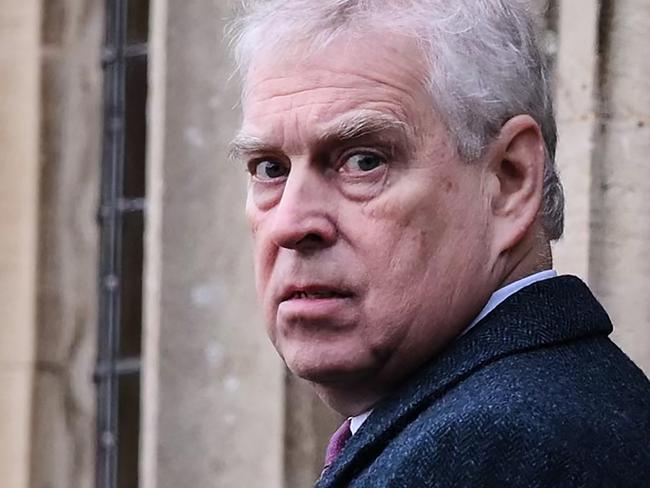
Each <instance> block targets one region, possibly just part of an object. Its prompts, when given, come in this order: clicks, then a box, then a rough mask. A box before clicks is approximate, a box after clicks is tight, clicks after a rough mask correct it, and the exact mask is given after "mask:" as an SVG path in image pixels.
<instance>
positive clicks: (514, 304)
mask: <svg viewBox="0 0 650 488" xmlns="http://www.w3.org/2000/svg"><path fill="white" fill-rule="evenodd" d="M611 331H612V325H611V322H610V320H609V317H608V316H607V314H606V312H605V311H604V310H603V308H602V307H601V306H600V304H599V303H598V302H597V301H596V299H595V298H594V296H593V295H592V294H591V292H590V291H589V289H588V288H587V286H586V285H585V284H584V283H583V282H582V281H581V280H580V279H578V278H576V277H573V276H562V277H558V278H553V279H549V280H544V281H540V282H537V283H534V284H532V285H530V286H528V287H526V288H524V289H522V290H520V291H519V292H517V293H516V294H514V295H512V296H511V297H509V298H508V299H506V300H505V301H504V302H503V303H501V304H500V305H499V306H498V307H497V308H496V309H494V310H493V311H492V312H491V313H490V314H488V315H487V316H486V317H485V318H484V319H483V320H482V321H481V322H479V323H478V324H477V325H476V326H475V327H474V328H473V329H471V330H470V331H469V332H468V333H467V334H466V335H464V336H462V337H460V338H459V339H458V340H456V341H454V342H453V343H452V344H451V345H450V346H449V347H448V348H447V349H446V350H445V351H443V352H442V353H441V354H439V355H438V356H437V357H436V358H435V359H433V360H432V361H431V362H430V363H428V364H427V365H425V366H424V367H423V368H422V369H421V370H420V371H419V372H418V373H416V374H415V375H414V376H413V377H412V378H411V379H410V380H409V381H408V382H407V383H406V384H405V385H404V386H403V387H401V388H400V389H399V390H398V391H396V392H395V394H393V395H391V396H390V397H388V398H386V399H385V400H383V401H382V402H380V403H379V404H378V405H377V406H376V407H375V409H374V410H373V413H372V414H371V416H370V417H369V418H368V420H366V422H365V423H364V425H363V427H362V428H361V429H360V430H359V431H358V432H357V434H356V435H354V436H353V437H352V438H351V439H350V441H349V442H348V444H347V445H346V447H345V449H344V450H343V452H342V453H341V455H340V456H339V458H338V459H337V460H336V462H335V463H334V464H333V465H332V466H330V467H329V468H328V469H327V470H326V471H325V472H324V473H323V476H322V477H321V479H320V480H319V481H318V483H317V485H316V486H317V488H329V487H335V486H346V484H347V483H348V482H349V481H350V480H351V479H353V478H354V475H355V473H356V472H357V471H358V470H361V469H363V468H364V467H365V466H366V465H367V464H368V461H371V460H372V459H374V458H375V457H376V456H377V455H379V453H381V451H382V450H383V449H384V448H385V447H386V446H387V445H388V443H390V441H391V440H392V439H393V438H395V437H396V436H397V434H398V433H399V432H400V431H401V430H403V429H404V428H405V427H406V426H407V425H408V424H409V423H410V422H411V421H413V419H414V418H415V417H417V415H418V414H419V413H420V412H421V411H422V410H424V409H425V408H426V407H427V406H428V405H430V404H431V403H432V402H433V401H434V400H435V399H437V398H439V397H440V396H442V395H443V394H444V392H445V391H446V390H447V389H449V388H450V387H452V386H453V385H455V384H457V383H458V382H460V381H462V380H463V379H464V378H466V377H468V376H469V375H471V374H472V373H473V372H474V371H476V370H478V369H480V368H482V367H483V366H485V365H487V364H489V363H491V362H493V361H495V360H497V359H499V358H502V357H504V356H509V355H512V354H516V353H519V352H523V351H527V350H532V349H538V348H540V347H546V346H549V345H552V344H560V343H563V342H568V341H572V340H576V339H580V338H584V337H589V336H594V335H607V334H609V333H610V332H611Z"/></svg>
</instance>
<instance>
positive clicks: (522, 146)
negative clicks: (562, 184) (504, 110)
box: [487, 115, 546, 254]
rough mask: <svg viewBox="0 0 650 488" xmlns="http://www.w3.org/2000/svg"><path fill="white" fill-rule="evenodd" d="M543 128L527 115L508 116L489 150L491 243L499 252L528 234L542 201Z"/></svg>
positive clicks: (515, 243) (544, 156)
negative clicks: (492, 224) (492, 238)
mask: <svg viewBox="0 0 650 488" xmlns="http://www.w3.org/2000/svg"><path fill="white" fill-rule="evenodd" d="M544 148H545V145H544V138H543V136H542V131H541V129H540V127H539V125H538V124H537V122H535V120H534V119H533V118H532V117H530V116H528V115H518V116H516V117H513V118H512V119H510V120H508V121H507V122H506V123H505V124H504V126H503V127H502V129H501V132H500V134H499V137H498V138H497V139H496V140H495V141H494V142H493V143H492V145H491V148H490V150H489V151H488V155H489V156H488V159H489V161H488V164H487V170H488V172H489V179H490V181H491V184H490V185H489V189H488V191H489V192H490V203H491V211H492V218H493V223H494V234H493V235H494V244H495V245H496V251H497V252H498V253H499V254H501V253H503V252H505V251H507V250H509V249H512V248H513V247H515V246H516V245H517V244H518V243H519V242H520V241H521V240H522V239H524V237H526V236H527V234H528V233H529V231H530V230H531V227H532V226H533V224H534V223H535V221H536V219H537V215H538V213H539V209H540V206H541V204H542V195H543V189H542V186H543V183H544V163H545V159H546V151H545V149H544Z"/></svg>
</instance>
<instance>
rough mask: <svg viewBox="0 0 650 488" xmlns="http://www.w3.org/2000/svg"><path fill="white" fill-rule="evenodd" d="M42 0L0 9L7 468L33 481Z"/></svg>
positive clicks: (4, 474)
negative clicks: (32, 423)
mask: <svg viewBox="0 0 650 488" xmlns="http://www.w3.org/2000/svg"><path fill="white" fill-rule="evenodd" d="M40 15H41V12H40V2H39V1H37V0H5V1H4V2H2V9H0V317H2V325H0V473H1V475H0V476H1V479H2V481H1V483H2V485H3V486H7V487H11V488H27V486H28V483H29V470H30V431H31V428H30V421H31V419H30V412H31V402H32V388H33V370H34V351H33V343H34V328H35V323H36V321H35V319H36V317H35V313H34V309H35V303H36V267H37V242H38V237H37V229H38V181H39V160H38V130H39V128H38V125H39V117H40V110H39V108H40V107H39V73H40V69H39V61H38V60H39V56H40V49H39V30H40Z"/></svg>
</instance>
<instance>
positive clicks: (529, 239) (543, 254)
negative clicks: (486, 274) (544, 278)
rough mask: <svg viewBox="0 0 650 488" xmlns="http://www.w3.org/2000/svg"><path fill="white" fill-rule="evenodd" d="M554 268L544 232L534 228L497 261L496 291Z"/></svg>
mask: <svg viewBox="0 0 650 488" xmlns="http://www.w3.org/2000/svg"><path fill="white" fill-rule="evenodd" d="M552 267H553V258H552V254H551V245H550V243H549V242H548V239H546V236H545V234H544V232H543V231H542V230H541V229H540V228H534V229H532V231H531V232H529V233H528V235H527V236H526V237H525V238H524V239H522V241H520V242H519V243H518V244H517V245H516V246H515V247H514V248H512V249H509V250H507V251H505V252H503V253H502V254H501V256H500V257H499V259H498V260H497V264H496V265H495V270H496V283H497V286H496V287H495V290H497V289H499V288H503V287H504V286H507V285H509V284H510V283H514V282H515V281H518V280H520V279H522V278H525V277H526V276H530V275H532V274H535V273H538V272H540V271H544V270H547V269H551V268H552Z"/></svg>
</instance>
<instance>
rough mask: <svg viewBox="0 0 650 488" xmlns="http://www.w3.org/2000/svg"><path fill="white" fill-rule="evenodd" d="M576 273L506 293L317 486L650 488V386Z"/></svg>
mask: <svg viewBox="0 0 650 488" xmlns="http://www.w3.org/2000/svg"><path fill="white" fill-rule="evenodd" d="M611 331H612V325H611V323H610V321H609V318H608V316H607V314H606V313H605V311H604V310H603V309H602V307H601V306H600V304H599V303H598V302H597V301H596V299H595V298H594V297H593V295H592V294H591V292H590V291H589V289H588V288H587V287H586V285H585V284H584V283H582V282H581V281H580V280H579V279H578V278H575V277H571V276H563V277H559V278H554V279H550V280H544V281H541V282H538V283H535V284H533V285H531V286H529V287H526V288H524V289H522V290H521V291H519V292H518V293H516V294H515V295H513V296H511V297H509V298H508V299H507V300H506V301H504V302H503V303H502V304H501V305H499V306H498V307H497V308H496V309H495V310H494V311H493V312H491V313H490V314H489V315H488V316H487V317H485V318H484V319H483V320H482V321H481V322H480V323H479V324H478V325H477V326H476V327H475V328H474V329H472V330H471V331H469V332H468V333H467V334H466V335H464V336H462V337H461V338H459V339H458V340H457V341H455V342H454V343H452V344H451V345H450V346H449V348H448V349H447V350H446V351H443V352H442V353H441V354H439V355H438V356H437V357H436V358H434V359H433V360H432V361H431V362H430V363H429V364H427V365H425V366H424V367H423V368H422V369H421V370H420V371H419V372H417V373H415V374H413V375H412V376H411V378H410V379H409V380H408V381H407V382H406V383H405V384H404V385H403V387H402V388H401V389H400V390H399V391H397V392H395V394H394V395H393V396H392V397H390V398H387V399H385V400H384V401H383V402H380V403H379V404H378V405H376V406H375V408H374V410H373V413H372V414H371V415H370V417H369V418H368V419H367V420H366V422H365V423H364V424H363V426H362V427H361V429H360V430H359V431H358V432H357V433H356V434H355V435H354V436H353V437H352V438H351V439H350V440H349V441H348V442H347V444H346V446H345V449H343V451H342V452H341V454H340V456H339V457H338V458H337V459H336V460H335V461H334V462H333V464H332V465H331V466H330V468H329V469H328V470H327V471H326V472H325V473H324V475H323V476H322V478H321V479H320V480H319V481H318V483H317V487H318V488H343V487H351V488H373V487H385V488H407V487H408V488H411V487H438V488H442V487H494V488H497V487H498V488H502V487H511V486H515V487H519V486H521V487H526V488H535V487H538V488H542V487H554V488H556V487H560V488H562V487H571V488H573V487H589V488H591V487H633V488H634V487H638V488H648V487H650V382H649V381H648V379H647V378H646V376H645V375H644V374H643V373H642V372H641V371H640V370H639V369H638V368H637V367H636V366H635V365H634V364H633V363H632V362H631V361H630V360H629V359H628V358H627V357H626V356H625V354H623V353H622V352H621V351H620V350H619V349H618V348H617V347H616V346H615V345H614V344H613V343H612V342H611V341H610V340H609V339H608V338H607V336H608V334H610V333H611Z"/></svg>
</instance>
